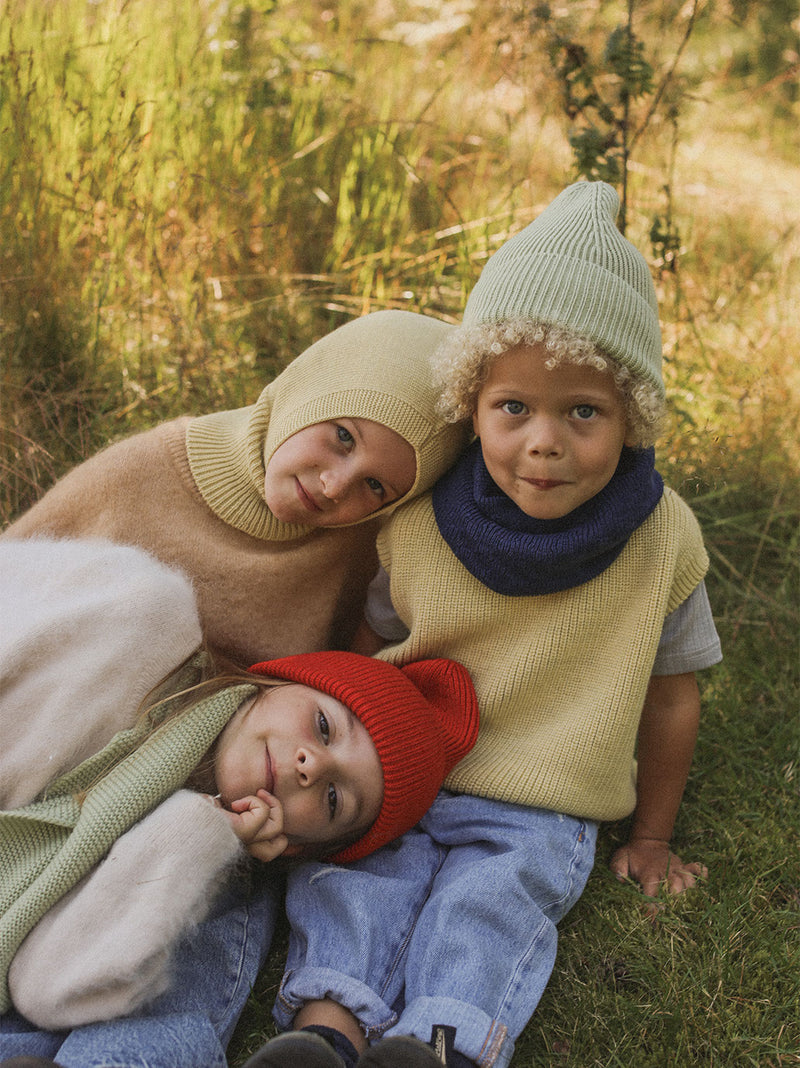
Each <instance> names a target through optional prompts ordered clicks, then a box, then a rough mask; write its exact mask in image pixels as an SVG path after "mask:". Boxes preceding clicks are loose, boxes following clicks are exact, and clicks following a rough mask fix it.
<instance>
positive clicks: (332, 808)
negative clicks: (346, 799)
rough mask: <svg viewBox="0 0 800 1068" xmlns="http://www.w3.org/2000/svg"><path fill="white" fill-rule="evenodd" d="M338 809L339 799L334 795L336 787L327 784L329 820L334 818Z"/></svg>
mask: <svg viewBox="0 0 800 1068" xmlns="http://www.w3.org/2000/svg"><path fill="white" fill-rule="evenodd" d="M338 808H339V798H338V796H337V794H336V787H335V786H334V785H333V783H328V811H329V812H330V814H331V819H335V818H336V812H337V810H338Z"/></svg>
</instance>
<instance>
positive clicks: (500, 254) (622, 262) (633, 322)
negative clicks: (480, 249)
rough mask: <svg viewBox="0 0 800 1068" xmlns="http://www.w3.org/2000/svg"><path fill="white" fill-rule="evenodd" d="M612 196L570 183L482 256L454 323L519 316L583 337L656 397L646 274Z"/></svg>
mask: <svg viewBox="0 0 800 1068" xmlns="http://www.w3.org/2000/svg"><path fill="white" fill-rule="evenodd" d="M618 211H619V197H618V196H617V193H616V191H615V190H614V189H613V188H612V186H610V185H607V184H606V183H605V182H576V183H575V184H574V185H570V186H568V187H567V188H566V189H564V190H563V192H561V193H560V194H559V195H558V196H557V197H556V199H555V200H554V201H552V203H551V204H549V205H548V206H547V207H546V208H545V210H544V211H543V212H542V214H541V215H539V216H538V218H537V219H535V220H534V221H533V222H532V223H531V224H530V225H529V226H526V227H525V229H524V230H521V231H520V232H519V233H518V234H516V235H515V236H514V237H512V238H511V239H510V240H509V241H507V242H506V243H505V244H504V245H502V246H501V247H500V248H499V249H498V250H497V252H495V253H494V254H493V255H492V256H491V257H490V258H489V260H488V261H487V263H486V266H485V267H484V268H483V271H482V272H481V276H480V278H479V279H478V281H477V283H476V285H475V287H474V289H473V290H472V293H471V294H470V297H469V300H468V301H467V306H466V308H465V311H464V318H463V323H462V329H463V330H467V329H469V328H471V327H475V326H477V325H479V324H482V323H492V322H499V321H501V320H508V319H515V318H523V319H531V320H536V321H538V322H542V323H549V324H557V325H559V326H563V327H566V328H567V329H569V330H571V331H574V332H575V333H576V334H581V335H583V336H584V337H588V338H590V339H591V340H592V341H594V342H595V343H596V344H597V345H599V346H600V348H602V349H603V350H604V351H605V352H606V353H608V355H609V356H613V357H615V358H616V359H617V360H619V362H620V363H622V364H624V365H625V366H626V367H628V368H629V369H630V370H631V371H632V372H633V373H634V374H635V375H636V376H639V377H642V378H644V379H646V380H647V381H648V382H650V383H651V384H652V385H653V386H655V387H656V389H657V390H658V392H659V393H660V395H661V396H662V397H663V396H664V382H663V379H662V376H661V331H660V328H659V323H658V304H657V301H656V294H655V289H654V287H653V280H652V278H651V276H650V270H649V268H648V266H647V262H646V260H645V258H644V256H642V254H641V252H639V250H638V249H637V248H635V247H634V246H633V245H632V244H631V243H630V241H627V240H626V239H625V238H624V237H623V236H622V234H621V233H620V232H619V230H618V229H617V227H616V218H617V213H618Z"/></svg>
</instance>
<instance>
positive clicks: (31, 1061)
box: [0, 1056, 58, 1068]
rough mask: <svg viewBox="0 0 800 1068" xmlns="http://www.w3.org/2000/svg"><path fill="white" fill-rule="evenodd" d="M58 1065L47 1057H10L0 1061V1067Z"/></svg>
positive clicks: (39, 1067) (35, 1067)
mask: <svg viewBox="0 0 800 1068" xmlns="http://www.w3.org/2000/svg"><path fill="white" fill-rule="evenodd" d="M54 1064H55V1065H56V1068H58V1065H57V1064H56V1062H55V1061H51V1060H50V1058H49V1057H28V1056H22V1057H10V1058H9V1059H8V1060H7V1061H0V1068H53V1065H54Z"/></svg>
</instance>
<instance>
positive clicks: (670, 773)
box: [610, 672, 707, 896]
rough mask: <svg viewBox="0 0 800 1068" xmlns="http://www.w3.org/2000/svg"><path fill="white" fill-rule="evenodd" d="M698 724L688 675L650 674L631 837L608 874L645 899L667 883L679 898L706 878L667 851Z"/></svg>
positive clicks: (694, 689)
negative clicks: (634, 885)
mask: <svg viewBox="0 0 800 1068" xmlns="http://www.w3.org/2000/svg"><path fill="white" fill-rule="evenodd" d="M699 721H700V694H699V691H698V688H697V680H696V678H695V676H694V673H693V672H690V673H688V674H685V675H653V676H652V678H651V679H650V685H649V687H648V690H647V697H646V699H645V704H644V710H643V711H642V718H641V722H640V724H639V740H638V754H637V756H638V765H639V770H638V778H637V802H636V811H635V813H634V818H633V826H632V828H631V833H630V838H629V840H628V842H627V843H626V845H624V846H622V847H621V848H620V849H618V850H617V851H616V852H615V853H614V855H613V857H612V858H611V864H610V866H611V870H612V871H613V872H615V873H616V875H617V876H618V877H619V878H621V879H624V878H628V877H629V878H632V879H635V880H636V881H637V882H638V883H639V885H640V886H641V888H642V890H643V892H644V893H645V894H647V895H648V896H652V895H655V894H656V893H657V892H658V888H659V886H660V884H661V883H662V882H664V880H666V883H667V888H668V889H669V891H670V892H671V893H673V894H679V893H681V891H683V890H688V889H689V888H690V887H692V886H694V884H695V882H696V881H697V877H698V876H701V877H702V876H705V875H706V874H707V870H706V868H705V867H704V866H703V865H702V864H698V863H692V864H684V863H683V861H682V860H681V858H680V857H679V856H677V855H676V854H675V853H672V852H671V851H670V848H669V842H670V838H671V837H672V829H673V826H674V823H675V817H676V815H677V813H678V808H679V807H680V803H681V798H682V797H683V791H684V788H685V786H686V780H687V778H688V776H689V769H690V767H691V764H692V756H693V754H694V746H695V741H696V739H697V728H698V724H699Z"/></svg>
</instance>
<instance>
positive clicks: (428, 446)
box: [186, 310, 469, 540]
mask: <svg viewBox="0 0 800 1068" xmlns="http://www.w3.org/2000/svg"><path fill="white" fill-rule="evenodd" d="M453 329H454V328H453V327H451V326H448V325H447V324H446V323H443V322H441V320H438V319H433V318H431V317H430V316H427V315H418V314H417V313H415V312H407V311H394V310H388V311H379V312H373V313H371V314H369V315H364V316H362V317H361V318H360V319H354V320H353V321H352V322H349V323H346V324H345V325H344V326H341V327H339V328H338V329H337V330H333V331H332V332H331V333H330V334H327V335H326V336H325V337H323V338H321V339H320V340H319V341H317V342H315V343H314V344H313V345H311V346H310V347H309V348H308V349H306V350H305V352H303V353H301V355H300V356H298V357H297V358H296V359H295V360H293V361H292V363H290V364H289V365H288V366H287V367H286V369H285V370H283V371H282V372H281V373H280V374H279V375H278V377H277V378H276V379H275V380H274V381H273V382H270V384H269V385H268V386H267V387H266V388H265V389H264V390H263V392H262V393H261V396H260V397H259V398H258V400H257V401H256V403H255V404H253V405H251V406H250V407H248V408H239V409H237V410H235V411H230V412H219V413H216V414H214V415H206V416H202V417H200V418H198V419H194V420H192V422H191V423H190V424H189V428H188V430H187V437H186V442H187V451H188V454H189V463H190V466H191V470H192V475H193V476H194V479H195V482H196V483H197V486H198V489H199V490H200V493H201V494H202V495H203V498H204V499H205V501H206V503H207V504H208V505H209V507H210V508H211V509H212V511H214V512H215V513H216V514H217V515H218V516H219V517H220V518H221V519H223V520H225V522H227V523H229V524H230V525H231V526H234V527H236V528H237V529H239V530H243V531H245V532H246V533H248V534H251V535H252V536H254V537H257V538H264V539H268V540H286V539H291V538H297V537H301V536H303V535H304V534H306V533H308V532H309V530H311V529H313V528H310V527H303V526H297V525H292V524H287V523H280V522H279V521H278V520H277V519H276V518H275V517H274V516H273V515H272V513H271V512H270V511H269V509H268V508H267V505H266V502H265V501H264V496H263V485H264V471H265V467H266V463H267V462H268V461H269V459H270V457H271V456H272V455H273V453H274V452H275V450H276V449H277V448H278V447H279V446H280V445H282V444H283V442H284V441H286V440H287V438H290V437H291V436H292V435H293V434H296V433H297V432H298V431H299V430H304V429H305V428H306V427H309V426H312V425H313V424H315V423H321V422H325V421H327V420H330V419H342V418H348V417H349V418H361V419H371V420H372V421H373V422H376V423H381V424H382V425H383V426H387V427H389V428H390V429H391V430H394V431H395V432H396V433H397V434H399V435H400V436H401V437H402V438H404V439H405V440H406V441H407V442H408V443H409V444H410V445H411V447H412V448H413V450H414V454H415V456H416V461H417V474H416V479H415V481H414V485H413V486H412V487H411V489H410V491H409V492H408V493H407V494H405V495H404V496H403V497H401V498H400V499H399V500H397V501H393V502H392V503H391V504H390V505H387V506H386V508H383V509H380V510H379V511H378V512H375V513H372V515H371V516H369V517H367V518H370V519H371V518H374V516H375V515H385V514H386V513H387V512H389V511H391V510H393V509H394V508H396V507H398V505H399V504H401V503H402V502H404V501H407V500H409V499H410V498H412V497H416V496H417V495H418V494H420V493H424V492H425V491H426V490H427V489H430V487H431V486H432V485H433V483H434V482H435V481H436V479H437V478H438V477H439V476H440V475H441V474H443V473H444V472H445V471H446V470H447V468H448V467H449V466H450V465H451V464H452V463H453V461H454V460H455V459H456V457H457V456H458V455H459V453H460V452H461V451H462V449H463V448H464V447H465V445H466V444H467V442H468V440H469V438H468V433H469V428H468V427H467V426H466V424H462V425H460V426H458V425H453V424H449V423H447V422H445V420H444V419H443V418H442V417H441V416H440V415H439V414H438V413H437V410H436V400H437V394H436V391H435V389H434V387H433V380H432V372H431V364H430V357H431V355H432V353H433V352H434V350H435V349H436V348H437V347H438V346H439V344H440V343H441V342H442V341H443V340H444V339H445V338H446V337H447V336H448V335H449V334H451V333H452V332H453Z"/></svg>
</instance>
